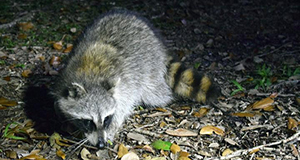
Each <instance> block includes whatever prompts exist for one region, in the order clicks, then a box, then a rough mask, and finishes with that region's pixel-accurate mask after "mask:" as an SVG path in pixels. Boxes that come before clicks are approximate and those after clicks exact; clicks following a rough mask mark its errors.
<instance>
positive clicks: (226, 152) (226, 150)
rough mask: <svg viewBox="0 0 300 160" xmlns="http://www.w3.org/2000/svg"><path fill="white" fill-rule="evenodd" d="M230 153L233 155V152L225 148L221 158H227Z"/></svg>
mask: <svg viewBox="0 0 300 160" xmlns="http://www.w3.org/2000/svg"><path fill="white" fill-rule="evenodd" d="M231 153H233V151H232V150H231V149H229V148H227V149H225V150H224V151H223V153H222V156H223V157H224V156H227V155H229V154H231Z"/></svg>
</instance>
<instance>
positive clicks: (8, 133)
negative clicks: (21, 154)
mask: <svg viewBox="0 0 300 160" xmlns="http://www.w3.org/2000/svg"><path fill="white" fill-rule="evenodd" d="M12 124H17V123H16V122H13V123H10V124H8V125H6V127H5V129H4V133H3V135H2V137H4V138H10V139H15V140H25V139H26V138H24V137H18V136H14V132H15V131H13V130H9V127H10V125H12Z"/></svg>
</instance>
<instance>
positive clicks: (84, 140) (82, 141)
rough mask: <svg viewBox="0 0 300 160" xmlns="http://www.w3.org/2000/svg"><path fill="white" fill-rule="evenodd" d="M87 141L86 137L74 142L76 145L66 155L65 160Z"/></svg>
mask: <svg viewBox="0 0 300 160" xmlns="http://www.w3.org/2000/svg"><path fill="white" fill-rule="evenodd" d="M87 141H88V139H87V138H85V139H83V140H80V141H79V142H76V143H75V144H74V146H76V145H78V146H77V147H76V148H75V149H73V150H72V152H71V153H70V154H69V155H68V156H67V157H66V160H68V159H69V158H70V157H71V156H72V155H73V154H74V153H75V152H76V151H77V150H78V149H79V148H80V147H81V146H82V145H84V144H85V143H86V142H87Z"/></svg>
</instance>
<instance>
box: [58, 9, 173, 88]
mask: <svg viewBox="0 0 300 160" xmlns="http://www.w3.org/2000/svg"><path fill="white" fill-rule="evenodd" d="M166 61H167V55H166V49H165V46H164V44H163V42H162V40H161V36H160V35H159V34H158V33H157V32H155V30H154V29H153V27H152V26H151V25H150V23H148V22H147V20H145V19H144V18H142V17H140V16H138V15H136V14H135V13H132V12H127V11H111V12H108V13H106V14H104V15H102V16H100V17H99V18H98V19H96V20H95V21H94V23H93V24H92V25H91V26H90V27H88V28H87V29H86V30H85V32H84V34H83V36H82V37H81V38H80V39H79V41H78V42H77V45H75V47H74V48H73V52H72V53H71V54H70V58H69V60H68V64H67V66H66V68H65V70H64V72H63V74H62V76H63V79H69V80H72V81H77V82H82V83H84V84H86V85H89V84H91V83H90V82H93V83H97V82H102V81H104V80H109V81H110V80H115V79H116V77H120V78H121V79H122V80H124V81H123V82H125V81H130V83H131V84H132V86H139V85H143V84H146V85H147V84H150V83H152V81H151V77H152V79H155V80H158V78H153V77H163V75H164V74H165V73H166V70H167V68H166ZM159 81H163V79H159ZM153 83H157V82H153Z"/></svg>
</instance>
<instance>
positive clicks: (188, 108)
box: [180, 106, 191, 110]
mask: <svg viewBox="0 0 300 160" xmlns="http://www.w3.org/2000/svg"><path fill="white" fill-rule="evenodd" d="M180 109H181V110H191V107H190V106H181V107H180Z"/></svg>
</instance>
